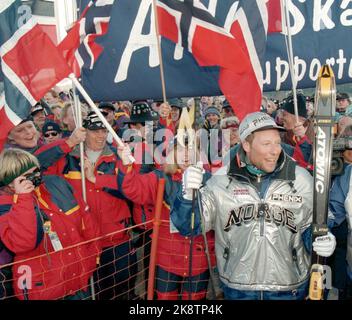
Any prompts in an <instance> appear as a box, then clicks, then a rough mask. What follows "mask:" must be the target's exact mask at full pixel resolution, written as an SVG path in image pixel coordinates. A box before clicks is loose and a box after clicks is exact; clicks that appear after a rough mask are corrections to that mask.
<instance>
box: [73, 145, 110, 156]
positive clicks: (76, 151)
mask: <svg viewBox="0 0 352 320" xmlns="http://www.w3.org/2000/svg"><path fill="white" fill-rule="evenodd" d="M70 155H71V156H73V157H75V158H79V157H80V152H79V145H76V146H75V147H74V148H73V150H72V151H71V152H70ZM113 155H114V153H113V151H112V150H111V148H110V147H109V146H108V144H107V143H106V144H105V146H104V149H103V151H102V152H101V154H100V156H99V158H101V157H109V156H113Z"/></svg>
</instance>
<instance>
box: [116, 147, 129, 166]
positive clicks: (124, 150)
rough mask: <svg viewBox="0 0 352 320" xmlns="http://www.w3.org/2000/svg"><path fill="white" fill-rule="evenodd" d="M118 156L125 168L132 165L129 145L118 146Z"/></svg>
mask: <svg viewBox="0 0 352 320" xmlns="http://www.w3.org/2000/svg"><path fill="white" fill-rule="evenodd" d="M117 154H118V155H119V157H120V159H121V160H122V163H123V165H124V166H128V165H129V164H131V163H132V161H131V159H130V156H131V149H130V147H129V146H128V144H127V143H125V144H124V146H118V148H117Z"/></svg>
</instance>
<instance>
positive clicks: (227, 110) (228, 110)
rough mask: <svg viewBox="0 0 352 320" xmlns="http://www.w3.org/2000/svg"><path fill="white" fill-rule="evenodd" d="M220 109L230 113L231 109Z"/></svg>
mask: <svg viewBox="0 0 352 320" xmlns="http://www.w3.org/2000/svg"><path fill="white" fill-rule="evenodd" d="M222 110H224V112H225V113H230V112H231V111H232V109H231V108H223V109H222Z"/></svg>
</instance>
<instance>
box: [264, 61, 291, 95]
mask: <svg viewBox="0 0 352 320" xmlns="http://www.w3.org/2000/svg"><path fill="white" fill-rule="evenodd" d="M281 67H284V70H283V71H282V72H281ZM275 71H276V91H279V90H280V87H281V84H282V83H284V82H285V81H286V79H287V76H288V72H289V65H288V62H287V61H286V60H281V58H280V57H277V58H276V66H275ZM264 84H266V83H264ZM268 84H270V83H268Z"/></svg>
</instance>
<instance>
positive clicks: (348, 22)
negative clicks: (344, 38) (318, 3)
mask: <svg viewBox="0 0 352 320" xmlns="http://www.w3.org/2000/svg"><path fill="white" fill-rule="evenodd" d="M350 2H352V0H343V1H342V3H341V5H340V8H341V9H346V8H347V6H348V4H349V3H350ZM348 17H352V9H347V10H345V11H344V12H342V14H341V17H340V21H341V24H342V25H344V26H352V18H350V19H349V18H348Z"/></svg>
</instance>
